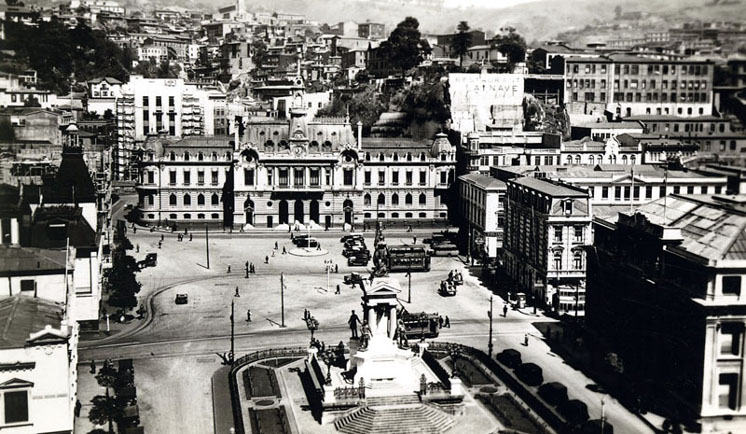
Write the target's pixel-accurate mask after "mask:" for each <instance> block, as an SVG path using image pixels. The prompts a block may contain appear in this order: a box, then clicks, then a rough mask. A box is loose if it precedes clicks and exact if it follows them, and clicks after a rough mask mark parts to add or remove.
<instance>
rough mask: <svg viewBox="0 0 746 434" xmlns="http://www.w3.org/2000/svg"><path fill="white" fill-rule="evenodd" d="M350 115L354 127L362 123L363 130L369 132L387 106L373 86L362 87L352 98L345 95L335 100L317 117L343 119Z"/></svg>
mask: <svg viewBox="0 0 746 434" xmlns="http://www.w3.org/2000/svg"><path fill="white" fill-rule="evenodd" d="M347 110H349V113H350V122H351V123H352V125H355V124H357V123H358V121H360V122H362V124H363V129H364V130H366V131H367V130H369V129H370V127H371V126H373V124H374V123H375V122H376V121H377V120H378V118H379V117H380V116H381V113H383V112H384V111H386V104H384V102H383V101H382V100H381V95H380V93H379V92H378V91H376V88H375V86H373V85H370V84H368V85H362V86H361V87H360V91H359V92H356V93H354V94H352V96H347V95H343V96H341V97H339V98H335V99H334V100H333V101H332V103H331V104H327V105H326V106H324V107H322V108H321V109H320V110H319V111H318V112H317V113H316V116H319V117H322V116H335V117H341V116H345V115H346V114H347Z"/></svg>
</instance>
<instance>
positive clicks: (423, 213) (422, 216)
mask: <svg viewBox="0 0 746 434" xmlns="http://www.w3.org/2000/svg"><path fill="white" fill-rule="evenodd" d="M419 215H420V218H421V219H424V218H427V213H426V212H421V213H420V214H419Z"/></svg>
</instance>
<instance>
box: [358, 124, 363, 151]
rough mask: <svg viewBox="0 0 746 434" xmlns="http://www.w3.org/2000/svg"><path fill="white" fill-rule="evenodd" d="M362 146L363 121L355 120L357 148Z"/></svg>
mask: <svg viewBox="0 0 746 434" xmlns="http://www.w3.org/2000/svg"><path fill="white" fill-rule="evenodd" d="M362 147H363V123H362V122H360V121H357V148H358V149H361V148H362Z"/></svg>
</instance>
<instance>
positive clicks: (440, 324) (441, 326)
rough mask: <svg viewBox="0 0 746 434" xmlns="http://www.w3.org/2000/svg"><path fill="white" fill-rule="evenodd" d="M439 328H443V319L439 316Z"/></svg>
mask: <svg viewBox="0 0 746 434" xmlns="http://www.w3.org/2000/svg"><path fill="white" fill-rule="evenodd" d="M438 327H440V328H443V317H442V316H440V315H438Z"/></svg>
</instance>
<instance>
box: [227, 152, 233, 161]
mask: <svg viewBox="0 0 746 434" xmlns="http://www.w3.org/2000/svg"><path fill="white" fill-rule="evenodd" d="M225 160H226V161H233V154H231V153H230V152H226V153H225Z"/></svg>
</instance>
